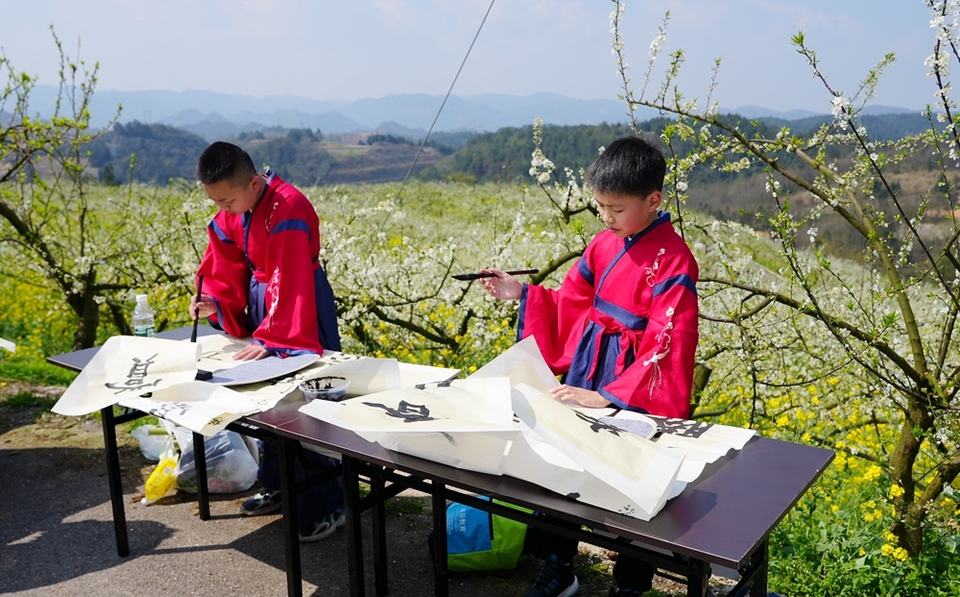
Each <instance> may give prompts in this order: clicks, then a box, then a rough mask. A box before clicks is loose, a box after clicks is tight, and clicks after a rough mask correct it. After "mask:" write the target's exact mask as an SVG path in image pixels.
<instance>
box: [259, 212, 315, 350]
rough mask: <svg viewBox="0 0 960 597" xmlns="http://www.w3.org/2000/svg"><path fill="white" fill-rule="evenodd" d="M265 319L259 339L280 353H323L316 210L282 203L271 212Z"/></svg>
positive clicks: (267, 252)
mask: <svg viewBox="0 0 960 597" xmlns="http://www.w3.org/2000/svg"><path fill="white" fill-rule="evenodd" d="M267 217H268V221H269V222H270V225H271V228H270V230H269V232H265V234H267V235H268V236H267V238H266V262H265V266H264V268H263V271H264V274H265V275H266V276H267V286H266V289H265V293H264V318H263V321H262V322H261V323H260V326H259V327H258V328H257V329H256V330H254V332H253V337H254V339H256V340H258V341H259V342H260V343H261V344H263V346H264V347H266V348H268V349H270V350H275V351H277V352H280V353H285V354H289V353H291V352H298V351H309V352H314V353H318V354H319V353H322V352H323V347H322V346H321V345H320V338H319V336H318V331H317V304H316V288H315V285H314V270H315V269H317V267H318V264H317V261H316V259H317V257H318V255H319V246H320V245H319V242H320V241H319V238H318V237H319V234H320V226H319V219H318V218H317V214H316V212H315V211H314V210H313V207H312V206H311V205H310V204H309V203H308V202H307V201H306V200H304V201H303V202H302V203H299V204H298V203H295V202H292V201H288V202H281V203H279V204H278V205H277V206H276V207H275V208H274V210H273V213H271V214H269V215H268V216H267Z"/></svg>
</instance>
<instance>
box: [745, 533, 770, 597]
mask: <svg viewBox="0 0 960 597" xmlns="http://www.w3.org/2000/svg"><path fill="white" fill-rule="evenodd" d="M769 561H770V545H769V542H768V540H767V539H764V540H763V543H762V544H761V545H760V547H758V548H757V550H756V551H755V552H753V555H752V556H751V557H750V563H751V564H752V565H753V567H754V568H755V569H756V571H757V573H756V575H755V576H754V577H753V586H752V587H751V588H750V597H767V565H768V563H769Z"/></svg>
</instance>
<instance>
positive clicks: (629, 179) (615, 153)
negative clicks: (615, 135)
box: [587, 137, 667, 197]
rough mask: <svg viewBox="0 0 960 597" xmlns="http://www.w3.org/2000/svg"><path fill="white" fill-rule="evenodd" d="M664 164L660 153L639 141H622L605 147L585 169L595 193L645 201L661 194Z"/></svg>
mask: <svg viewBox="0 0 960 597" xmlns="http://www.w3.org/2000/svg"><path fill="white" fill-rule="evenodd" d="M666 172H667V162H666V160H664V159H663V153H662V152H661V151H660V149H659V148H658V147H657V146H655V145H653V144H651V143H649V142H647V141H644V140H643V139H641V138H640V137H623V138H622V139H617V140H616V141H614V142H613V143H611V144H610V145H608V146H607V148H606V150H604V152H603V153H601V154H600V155H599V156H598V157H597V159H595V160H594V161H593V163H592V164H590V167H589V168H587V183H588V184H589V185H590V186H591V187H593V190H594V192H600V193H613V194H618V195H633V196H636V197H646V196H647V195H649V194H650V193H652V192H653V191H660V190H663V177H664V175H666Z"/></svg>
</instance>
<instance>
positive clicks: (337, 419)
mask: <svg viewBox="0 0 960 597" xmlns="http://www.w3.org/2000/svg"><path fill="white" fill-rule="evenodd" d="M300 411H301V412H304V413H306V414H308V415H310V416H313V417H316V418H318V419H322V420H324V421H327V422H329V423H332V424H334V425H337V426H340V427H343V428H344V429H348V430H351V431H353V432H354V433H357V434H358V435H360V436H361V437H363V438H364V439H366V440H367V441H372V442H377V443H379V444H380V445H382V446H383V447H385V448H387V449H390V450H395V451H397V452H401V453H404V454H410V455H412V456H418V457H420V458H426V459H428V460H433V461H435V462H441V463H444V464H447V465H450V466H456V467H458V468H462V469H466V470H474V471H480V472H484V473H489V474H500V464H501V460H502V457H503V454H504V452H505V450H506V447H507V445H508V443H509V441H510V440H511V439H514V438H515V437H517V434H518V430H517V428H516V426H515V425H514V423H513V413H512V411H511V407H510V387H509V381H508V380H507V379H505V378H490V379H482V380H454V381H453V382H452V383H451V384H450V385H449V386H447V387H438V386H433V385H427V386H425V388H424V389H422V390H419V389H412V388H400V389H396V390H388V391H385V392H378V393H374V394H369V395H366V396H363V397H359V398H353V399H349V400H345V401H343V402H327V401H323V400H314V401H313V402H310V403H308V404H306V405H305V406H303V407H301V409H300Z"/></svg>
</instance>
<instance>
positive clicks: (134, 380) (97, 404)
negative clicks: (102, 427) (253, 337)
mask: <svg viewBox="0 0 960 597" xmlns="http://www.w3.org/2000/svg"><path fill="white" fill-rule="evenodd" d="M199 354H200V347H199V346H198V345H196V344H185V343H183V342H180V341H178V340H164V339H161V338H142V337H138V336H114V337H112V338H110V339H108V340H107V341H106V343H104V345H103V346H101V347H100V350H99V351H97V354H95V355H94V356H93V358H92V359H91V360H90V363H89V364H87V366H86V367H84V368H83V371H81V372H80V375H78V376H77V378H76V379H75V380H73V383H72V384H70V387H68V388H67V391H66V392H64V394H63V396H61V397H60V400H58V401H57V403H56V404H55V405H54V407H53V409H52V410H53V412H55V413H59V414H62V415H73V416H77V415H85V414H89V413H92V412H96V411H98V410H100V409H102V408H106V407H108V406H112V405H114V404H116V403H117V402H119V401H120V400H122V399H124V398H128V397H133V396H139V395H141V394H146V393H149V392H156V391H159V390H162V389H164V388H169V387H171V386H174V385H177V384H181V383H186V382H190V381H193V380H194V379H195V378H196V376H197V359H198V357H199Z"/></svg>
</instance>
